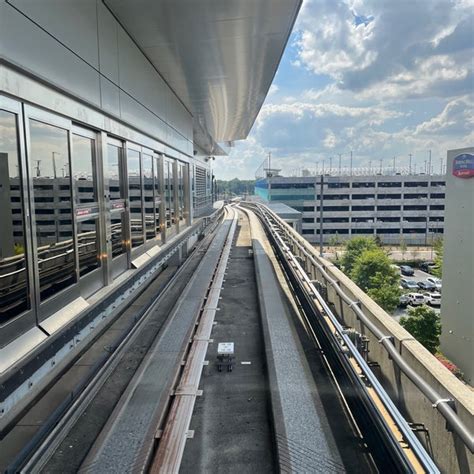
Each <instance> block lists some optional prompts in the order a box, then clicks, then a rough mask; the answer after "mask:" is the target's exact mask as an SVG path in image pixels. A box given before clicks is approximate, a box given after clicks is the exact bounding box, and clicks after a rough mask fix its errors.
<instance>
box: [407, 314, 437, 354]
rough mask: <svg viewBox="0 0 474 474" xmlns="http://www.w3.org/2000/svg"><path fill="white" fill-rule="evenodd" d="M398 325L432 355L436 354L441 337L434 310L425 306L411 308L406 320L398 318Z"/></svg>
mask: <svg viewBox="0 0 474 474" xmlns="http://www.w3.org/2000/svg"><path fill="white" fill-rule="evenodd" d="M400 324H401V325H402V326H403V327H404V328H405V329H406V330H407V331H408V332H409V333H410V334H411V335H412V336H413V337H414V338H415V339H416V340H417V341H418V342H420V343H421V344H423V345H424V346H425V347H426V348H427V349H428V350H429V351H430V352H431V353H432V354H434V353H435V352H436V349H437V348H438V346H439V337H440V336H441V319H440V317H439V315H438V314H437V313H436V312H435V311H434V310H432V309H431V308H428V306H425V305H423V306H418V307H416V308H411V309H409V310H408V317H407V318H405V317H402V318H400Z"/></svg>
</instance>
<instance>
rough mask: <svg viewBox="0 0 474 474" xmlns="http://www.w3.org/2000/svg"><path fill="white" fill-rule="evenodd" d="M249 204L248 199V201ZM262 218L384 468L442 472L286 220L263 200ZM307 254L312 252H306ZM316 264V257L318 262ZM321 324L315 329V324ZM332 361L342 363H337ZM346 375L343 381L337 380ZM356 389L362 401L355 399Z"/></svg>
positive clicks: (259, 210) (259, 208)
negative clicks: (336, 309)
mask: <svg viewBox="0 0 474 474" xmlns="http://www.w3.org/2000/svg"><path fill="white" fill-rule="evenodd" d="M246 205H247V206H248V204H247V203H246ZM249 207H250V208H251V209H252V210H253V211H255V212H256V214H257V215H258V216H259V218H260V219H261V221H262V223H263V224H264V227H265V229H266V231H267V233H268V234H269V236H270V239H271V241H272V243H273V245H274V246H275V248H276V250H277V253H278V255H279V257H280V259H281V261H282V264H283V266H284V268H285V270H286V272H287V275H288V277H289V279H290V281H291V283H292V285H293V288H294V290H295V293H296V294H297V296H298V298H299V300H300V303H301V304H302V307H303V309H304V311H305V313H306V317H307V318H308V319H307V321H308V323H309V324H310V326H311V327H312V328H314V329H315V332H316V333H317V335H318V336H317V337H318V342H319V343H320V344H321V347H322V349H323V351H324V354H325V357H326V358H327V359H328V361H329V364H330V365H331V370H334V373H335V376H336V378H338V380H336V383H337V384H338V385H339V386H340V388H341V391H342V393H343V395H344V396H345V398H346V402H347V403H348V405H349V407H350V409H351V411H352V412H353V415H354V418H355V419H356V423H357V424H358V425H359V428H360V429H361V431H362V432H363V434H364V438H365V439H366V440H367V441H368V443H369V444H370V447H371V449H372V450H374V455H375V457H376V458H377V456H378V458H379V462H381V463H383V465H384V470H385V471H386V472H392V471H393V472H396V471H397V470H399V469H400V468H402V469H403V471H404V472H430V473H436V472H440V471H439V469H438V468H437V466H436V465H435V464H434V462H433V460H432V458H431V457H430V456H429V455H428V453H427V452H426V450H425V449H424V447H423V446H422V444H421V442H420V441H419V440H418V438H417V437H416V435H415V434H414V432H413V431H412V429H411V428H410V426H409V424H408V422H407V421H406V420H405V419H404V417H403V416H402V415H401V413H400V412H399V410H398V409H397V407H396V406H395V405H394V403H393V401H392V400H391V398H390V397H389V395H388V394H387V392H386V391H385V389H384V388H383V387H382V385H381V384H380V382H379V381H378V380H377V378H376V376H375V375H374V373H373V371H372V370H371V368H370V367H369V365H368V363H367V361H366V360H365V358H364V356H363V355H362V354H361V352H360V351H359V349H358V347H357V345H356V344H355V341H354V340H353V338H351V331H348V330H347V328H345V327H343V326H342V325H341V323H340V322H339V320H338V319H337V318H336V316H335V315H334V314H333V312H332V310H331V309H330V307H329V306H328V304H327V303H326V301H325V300H324V298H323V297H322V295H321V294H320V292H319V291H318V289H317V288H316V286H315V282H313V281H312V280H311V278H310V277H309V276H308V275H307V273H306V271H305V270H304V269H303V267H302V266H301V264H300V262H299V260H298V258H297V257H296V256H295V255H294V254H293V253H292V251H291V249H290V247H289V245H287V243H286V242H288V240H289V241H291V242H292V243H297V242H296V239H295V238H294V237H293V236H292V235H291V233H290V232H289V230H287V229H286V224H285V223H282V222H280V219H279V218H278V217H277V216H275V215H274V214H273V213H272V212H270V211H269V210H268V209H267V208H265V207H264V206H261V205H250V206H249ZM308 256H309V255H308ZM315 263H316V262H315ZM315 326H317V328H316V327H315ZM333 364H336V365H338V366H339V369H337V368H335V367H334V366H333ZM339 377H342V379H343V380H339ZM355 393H357V397H358V400H355V399H354V394H355Z"/></svg>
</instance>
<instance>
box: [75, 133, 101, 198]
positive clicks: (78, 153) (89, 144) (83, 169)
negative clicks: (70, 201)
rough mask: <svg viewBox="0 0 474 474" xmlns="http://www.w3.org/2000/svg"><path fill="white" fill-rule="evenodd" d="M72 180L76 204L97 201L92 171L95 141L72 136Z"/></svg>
mask: <svg viewBox="0 0 474 474" xmlns="http://www.w3.org/2000/svg"><path fill="white" fill-rule="evenodd" d="M72 149H73V153H74V155H73V160H72V180H73V183H74V188H75V191H76V204H84V203H88V202H97V192H96V179H95V173H94V153H95V141H94V140H92V139H90V138H86V137H81V136H79V135H73V136H72Z"/></svg>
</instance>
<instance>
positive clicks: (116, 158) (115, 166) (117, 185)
mask: <svg viewBox="0 0 474 474" xmlns="http://www.w3.org/2000/svg"><path fill="white" fill-rule="evenodd" d="M121 155H122V149H121V148H119V147H117V146H114V145H107V160H106V163H105V164H104V175H105V176H104V177H105V180H106V183H107V184H106V186H107V188H108V194H109V195H110V199H120V198H123V191H122V189H121V184H122V170H121V167H120V158H121ZM106 193H107V189H106Z"/></svg>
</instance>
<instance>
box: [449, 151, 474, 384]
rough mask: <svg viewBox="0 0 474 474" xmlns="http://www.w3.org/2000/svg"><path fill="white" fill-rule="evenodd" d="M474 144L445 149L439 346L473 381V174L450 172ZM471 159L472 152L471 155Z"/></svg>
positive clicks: (470, 380) (467, 378) (473, 152)
mask: <svg viewBox="0 0 474 474" xmlns="http://www.w3.org/2000/svg"><path fill="white" fill-rule="evenodd" d="M463 153H468V154H471V155H474V148H472V147H471V148H464V149H460V150H450V151H448V162H447V170H448V173H447V176H446V222H445V234H444V262H443V298H442V302H441V322H442V327H443V333H442V336H441V350H442V351H443V353H444V354H446V356H447V357H448V358H449V359H451V360H452V361H453V362H454V363H455V364H456V365H458V366H459V368H460V369H461V371H462V372H463V373H464V376H465V378H466V380H468V381H469V382H470V383H471V384H472V382H473V381H474V341H473V339H474V176H472V177H471V178H459V177H456V176H454V175H453V173H452V171H453V160H454V158H455V157H456V156H458V155H460V154H463ZM472 159H473V160H474V156H473V158H472Z"/></svg>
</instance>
